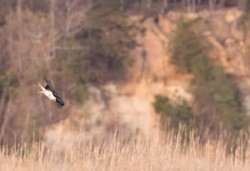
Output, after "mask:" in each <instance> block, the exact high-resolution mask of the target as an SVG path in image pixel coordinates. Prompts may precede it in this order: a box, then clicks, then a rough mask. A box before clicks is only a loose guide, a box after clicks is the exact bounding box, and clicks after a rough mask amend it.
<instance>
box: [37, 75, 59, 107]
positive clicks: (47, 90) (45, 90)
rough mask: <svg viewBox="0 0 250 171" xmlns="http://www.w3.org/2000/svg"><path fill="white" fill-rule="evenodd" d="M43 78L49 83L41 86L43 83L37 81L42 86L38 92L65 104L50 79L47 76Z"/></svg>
mask: <svg viewBox="0 0 250 171" xmlns="http://www.w3.org/2000/svg"><path fill="white" fill-rule="evenodd" d="M43 79H44V81H45V82H46V84H47V85H46V86H45V87H43V86H41V84H39V83H35V84H37V85H38V86H39V87H40V91H38V92H37V93H39V94H44V95H45V96H47V97H48V98H49V99H50V100H53V101H55V102H57V103H58V104H59V105H61V106H64V102H63V100H62V99H61V98H60V97H59V95H58V93H57V92H56V91H55V89H54V87H53V86H52V84H51V82H50V80H49V79H48V78H46V77H43Z"/></svg>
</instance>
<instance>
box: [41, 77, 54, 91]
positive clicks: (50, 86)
mask: <svg viewBox="0 0 250 171" xmlns="http://www.w3.org/2000/svg"><path fill="white" fill-rule="evenodd" d="M43 79H44V81H45V82H46V84H47V85H46V86H45V89H46V90H50V91H55V89H54V87H53V86H52V84H51V82H50V80H49V79H48V78H47V77H43Z"/></svg>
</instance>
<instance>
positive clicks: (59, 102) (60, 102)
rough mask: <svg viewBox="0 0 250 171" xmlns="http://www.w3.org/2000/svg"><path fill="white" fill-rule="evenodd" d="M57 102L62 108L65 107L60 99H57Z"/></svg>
mask: <svg viewBox="0 0 250 171" xmlns="http://www.w3.org/2000/svg"><path fill="white" fill-rule="evenodd" d="M56 102H57V103H58V104H60V105H61V106H64V102H63V101H62V100H61V99H60V98H56Z"/></svg>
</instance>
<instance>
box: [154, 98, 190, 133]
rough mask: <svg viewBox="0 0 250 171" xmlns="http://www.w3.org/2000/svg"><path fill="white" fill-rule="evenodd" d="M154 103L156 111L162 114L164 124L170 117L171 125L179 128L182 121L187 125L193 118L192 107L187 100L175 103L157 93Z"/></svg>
mask: <svg viewBox="0 0 250 171" xmlns="http://www.w3.org/2000/svg"><path fill="white" fill-rule="evenodd" d="M153 105H154V109H155V111H156V112H157V113H159V114H160V116H161V121H162V124H163V125H164V124H166V123H164V122H165V121H166V119H168V118H169V119H170V126H171V127H173V128H178V127H179V124H180V123H182V124H185V125H186V126H187V125H189V124H190V123H191V120H192V119H193V111H192V108H191V107H190V106H189V105H188V103H187V102H186V101H180V102H179V103H178V104H173V103H171V102H170V101H169V99H168V98H167V97H164V96H161V95H156V96H155V101H154V103H153ZM164 126H165V125H164Z"/></svg>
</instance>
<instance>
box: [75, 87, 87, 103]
mask: <svg viewBox="0 0 250 171" xmlns="http://www.w3.org/2000/svg"><path fill="white" fill-rule="evenodd" d="M88 95H89V94H88V89H87V86H86V85H84V84H81V85H79V86H78V87H77V88H76V91H75V96H76V100H77V101H78V102H82V101H84V100H85V99H87V98H88Z"/></svg>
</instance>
